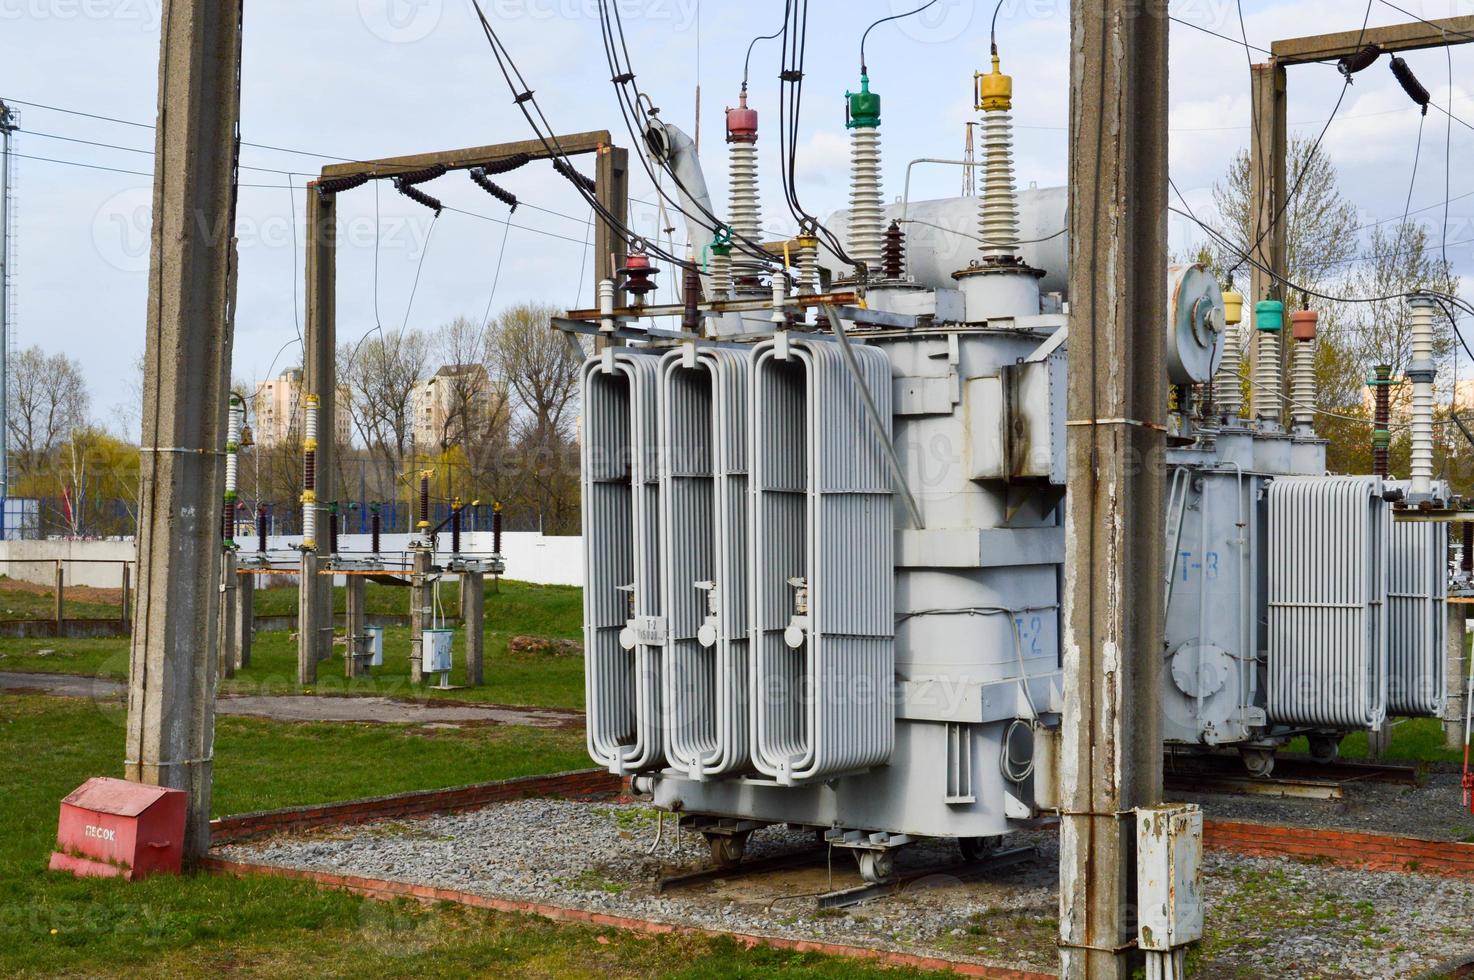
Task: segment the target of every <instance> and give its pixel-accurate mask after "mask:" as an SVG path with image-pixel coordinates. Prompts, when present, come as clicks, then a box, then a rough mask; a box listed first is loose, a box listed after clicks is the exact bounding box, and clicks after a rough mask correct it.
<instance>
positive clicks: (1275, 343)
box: [1253, 330, 1283, 425]
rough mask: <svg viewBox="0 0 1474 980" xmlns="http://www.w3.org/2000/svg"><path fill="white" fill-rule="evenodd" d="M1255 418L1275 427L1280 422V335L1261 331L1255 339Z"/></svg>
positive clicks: (1269, 331) (1270, 331)
mask: <svg viewBox="0 0 1474 980" xmlns="http://www.w3.org/2000/svg"><path fill="white" fill-rule="evenodd" d="M1254 343H1255V345H1256V347H1255V351H1254V354H1255V358H1254V379H1253V380H1254V393H1253V394H1254V417H1255V418H1256V419H1259V420H1260V421H1261V422H1269V423H1273V424H1275V425H1278V424H1279V421H1280V399H1281V392H1282V390H1283V389H1282V386H1281V378H1280V335H1279V331H1277V330H1259V331H1256V332H1255V337H1254Z"/></svg>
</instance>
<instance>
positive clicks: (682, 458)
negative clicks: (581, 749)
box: [659, 347, 751, 780]
mask: <svg viewBox="0 0 1474 980" xmlns="http://www.w3.org/2000/svg"><path fill="white" fill-rule="evenodd" d="M659 383H660V399H659V401H660V428H659V432H660V446H661V457H660V500H661V507H660V539H661V548H662V563H661V568H662V572H663V574H662V575H661V586H662V589H661V599H662V603H663V608H664V610H665V615H666V618H667V620H668V629H667V636H666V643H665V665H664V670H663V671H662V673H663V679H664V696H663V703H664V705H665V710H666V715H667V726H668V728H667V740H668V745H667V753H668V755H669V757H670V763H671V765H672V766H673V767H674V768H676V769H678V770H680V771H681V772H682V773H685V774H686V775H688V776H689V777H690V778H691V779H695V780H702V779H707V778H711V777H714V776H722V775H725V774H727V773H732V772H740V771H743V770H744V769H746V768H747V765H748V760H749V759H750V757H751V751H750V748H749V739H748V731H749V726H748V697H747V692H748V671H749V663H748V639H747V627H748V613H747V607H748V601H747V590H748V581H747V579H748V573H747V568H748V565H747V511H748V502H747V470H748V465H747V429H748V394H747V392H748V359H747V355H746V353H745V352H739V351H734V350H728V349H706V350H700V351H698V350H697V348H695V347H685V348H682V349H680V350H675V351H671V352H670V353H668V354H666V355H665V356H664V357H662V358H661V361H660V381H659Z"/></svg>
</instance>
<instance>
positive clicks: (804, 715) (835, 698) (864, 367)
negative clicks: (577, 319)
mask: <svg viewBox="0 0 1474 980" xmlns="http://www.w3.org/2000/svg"><path fill="white" fill-rule="evenodd" d="M853 353H854V355H855V358H856V360H857V362H858V364H859V368H860V374H861V380H860V381H859V382H858V383H863V384H864V385H865V387H866V388H867V389H868V390H869V391H870V394H871V396H872V398H873V399H874V400H875V406H876V409H877V410H878V411H879V413H880V416H881V418H882V419H885V420H886V421H887V423H888V422H889V419H890V414H891V411H890V409H891V404H890V403H891V374H890V365H889V362H888V360H887V359H886V357H885V355H884V354H882V353H881V352H880V351H877V350H873V349H871V348H867V347H857V348H855V349H854V352H853ZM752 373H753V394H752V398H753V408H752V551H751V561H752V582H753V589H752V602H753V633H752V635H753V650H752V656H753V671H752V681H753V690H754V692H755V693H756V694H757V695H758V697H757V698H756V699H755V700H754V703H753V729H754V730H753V762H754V764H755V765H756V767H757V769H758V771H759V772H762V773H764V774H766V775H769V776H772V777H773V778H774V779H776V780H777V781H778V782H779V783H780V784H783V785H791V784H793V783H796V782H803V781H809V780H816V779H824V778H826V777H829V776H832V775H834V774H837V773H843V772H854V771H857V770H862V769H866V768H869V767H871V766H874V765H879V764H881V763H884V762H886V761H887V760H888V759H889V758H890V754H891V749H892V747H893V745H894V741H895V707H894V705H893V703H892V700H891V685H892V683H893V682H894V677H895V648H894V635H895V620H894V608H895V601H894V596H893V590H894V584H893V583H894V580H893V574H894V572H893V564H892V560H891V550H892V547H893V543H892V539H893V535H894V519H893V516H892V513H891V493H892V489H891V480H890V476H889V472H888V470H887V464H886V455H885V454H886V445H885V440H886V438H887V437H888V436H889V431H888V430H887V431H886V432H877V431H875V429H874V428H873V427H871V426H868V425H867V423H866V421H865V408H864V405H863V403H862V401H861V396H860V394H859V391H858V388H857V380H856V379H854V378H853V377H852V376H851V375H850V374H849V369H848V368H847V367H846V365H845V362H844V355H843V351H841V349H840V348H839V346H838V345H837V344H835V343H834V342H832V341H829V340H826V339H811V338H807V337H793V338H790V337H787V336H786V335H785V336H780V337H778V338H776V339H774V340H771V341H767V342H764V343H762V344H759V345H758V346H757V347H755V348H753V351H752ZM887 429H888V427H887Z"/></svg>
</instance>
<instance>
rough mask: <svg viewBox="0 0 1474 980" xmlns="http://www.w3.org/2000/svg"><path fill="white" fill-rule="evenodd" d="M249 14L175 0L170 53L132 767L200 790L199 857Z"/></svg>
mask: <svg viewBox="0 0 1474 980" xmlns="http://www.w3.org/2000/svg"><path fill="white" fill-rule="evenodd" d="M240 16H241V14H240V6H239V5H238V4H234V3H220V2H219V0H169V2H167V3H165V4H164V7H163V11H162V19H163V28H162V42H161V44H160V51H159V96H158V107H159V108H158V128H157V130H156V138H155V147H154V148H155V156H154V196H153V231H152V236H151V244H150V248H151V254H150V260H149V270H150V271H149V286H148V333H147V343H146V345H145V349H144V381H143V445H142V454H141V461H140V468H139V489H140V494H139V496H140V499H141V502H142V503H141V507H140V510H139V517H138V558H139V574H138V604H137V622H136V623H135V624H134V630H133V639H132V645H131V648H130V654H129V669H128V727H127V745H126V750H125V757H124V759H125V761H124V774H125V775H126V776H127V778H129V779H133V780H137V781H139V782H144V783H151V784H154V785H159V786H168V787H171V788H174V789H182V790H184V791H186V792H187V793H188V794H189V800H188V818H187V823H186V827H185V836H184V848H185V855H186V856H187V857H190V858H195V857H199V856H201V855H203V854H204V853H205V851H206V850H207V849H208V847H209V843H210V789H211V772H212V763H211V757H212V752H213V748H214V742H215V737H214V736H215V701H214V698H215V677H216V673H215V661H216V650H215V647H216V643H217V642H218V641H217V637H218V634H217V624H216V617H217V616H218V610H219V603H218V602H217V597H218V591H219V574H220V555H221V542H220V508H221V506H222V494H223V489H224V486H225V464H224V459H223V457H222V455H221V453H220V447H221V446H222V445H223V443H224V436H225V413H226V398H227V395H228V394H229V385H230V356H231V344H232V338H231V335H230V331H229V329H228V327H227V324H226V303H227V298H228V294H229V278H230V270H229V268H228V267H229V258H228V256H229V254H230V253H229V250H230V237H231V234H232V228H231V220H232V217H233V214H232V211H233V204H232V201H233V197H234V195H233V193H232V184H233V174H232V163H231V161H232V159H233V157H234V141H235V129H236V124H237V122H238V120H239V117H240V86H239V73H238V69H239V66H240Z"/></svg>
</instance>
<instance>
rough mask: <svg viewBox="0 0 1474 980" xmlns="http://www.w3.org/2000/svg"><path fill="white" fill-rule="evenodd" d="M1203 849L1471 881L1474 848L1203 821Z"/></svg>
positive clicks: (1280, 826)
mask: <svg viewBox="0 0 1474 980" xmlns="http://www.w3.org/2000/svg"><path fill="white" fill-rule="evenodd" d="M1203 846H1204V847H1207V848H1208V849H1210V850H1215V851H1228V852H1231V853H1234V854H1245V855H1249V856H1252V857H1280V858H1296V859H1299V860H1307V859H1309V860H1314V859H1317V858H1319V859H1323V860H1325V861H1328V862H1329V863H1330V864H1332V865H1335V866H1337V867H1342V868H1356V869H1364V870H1369V871H1397V872H1401V873H1404V874H1407V873H1417V874H1433V875H1443V876H1448V877H1460V878H1464V877H1474V844H1465V843H1463V842H1461V841H1442V840H1431V839H1429V838H1425V837H1398V836H1395V835H1393V834H1374V833H1364V832H1362V831H1356V830H1341V829H1338V828H1335V827H1306V826H1297V825H1293V824H1271V823H1254V822H1251V821H1247V820H1205V821H1203Z"/></svg>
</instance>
